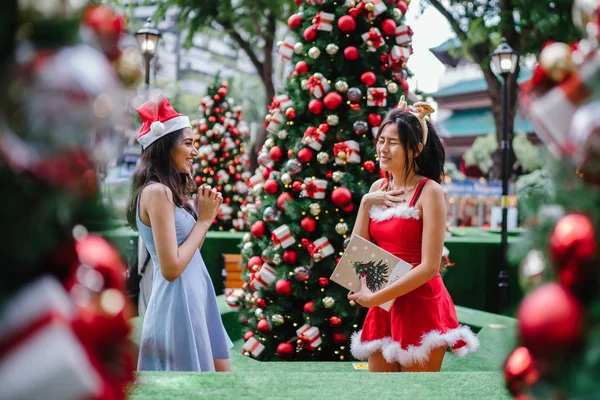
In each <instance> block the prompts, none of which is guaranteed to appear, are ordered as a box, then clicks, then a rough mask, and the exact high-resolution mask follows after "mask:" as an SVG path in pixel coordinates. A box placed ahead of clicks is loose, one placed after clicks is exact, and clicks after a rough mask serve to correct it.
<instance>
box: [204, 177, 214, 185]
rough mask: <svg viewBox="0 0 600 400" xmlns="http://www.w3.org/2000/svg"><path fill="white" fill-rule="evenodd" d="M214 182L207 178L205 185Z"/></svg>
mask: <svg viewBox="0 0 600 400" xmlns="http://www.w3.org/2000/svg"><path fill="white" fill-rule="evenodd" d="M213 182H214V179H213V178H207V179H206V183H208V184H209V185H210V184H212V183H213Z"/></svg>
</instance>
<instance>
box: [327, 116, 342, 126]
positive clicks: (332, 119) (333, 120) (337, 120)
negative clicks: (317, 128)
mask: <svg viewBox="0 0 600 400" xmlns="http://www.w3.org/2000/svg"><path fill="white" fill-rule="evenodd" d="M339 123H340V117H338V116H337V115H335V114H331V115H328V116H327V124H328V125H331V126H336V125H337V124H339Z"/></svg>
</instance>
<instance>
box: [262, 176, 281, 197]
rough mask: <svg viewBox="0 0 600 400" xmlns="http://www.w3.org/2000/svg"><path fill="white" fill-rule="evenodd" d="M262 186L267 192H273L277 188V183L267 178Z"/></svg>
mask: <svg viewBox="0 0 600 400" xmlns="http://www.w3.org/2000/svg"><path fill="white" fill-rule="evenodd" d="M263 188H264V189H265V192H266V193H267V194H275V193H277V191H278V190H279V184H278V183H277V181H276V180H275V179H268V180H267V181H266V182H265V184H264V186H263Z"/></svg>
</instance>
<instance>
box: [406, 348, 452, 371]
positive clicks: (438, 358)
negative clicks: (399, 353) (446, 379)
mask: <svg viewBox="0 0 600 400" xmlns="http://www.w3.org/2000/svg"><path fill="white" fill-rule="evenodd" d="M444 354H446V346H444V347H438V348H436V349H433V350H431V352H430V353H429V360H427V361H426V362H425V364H422V365H421V364H419V363H415V364H413V365H409V366H407V367H405V366H402V372H439V371H440V369H441V368H442V361H444Z"/></svg>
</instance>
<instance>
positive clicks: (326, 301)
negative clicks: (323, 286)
mask: <svg viewBox="0 0 600 400" xmlns="http://www.w3.org/2000/svg"><path fill="white" fill-rule="evenodd" d="M334 305H335V299H334V298H333V297H331V296H327V297H324V298H323V306H325V308H333V306H334ZM261 311H262V310H261Z"/></svg>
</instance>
